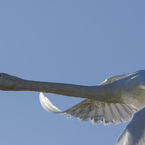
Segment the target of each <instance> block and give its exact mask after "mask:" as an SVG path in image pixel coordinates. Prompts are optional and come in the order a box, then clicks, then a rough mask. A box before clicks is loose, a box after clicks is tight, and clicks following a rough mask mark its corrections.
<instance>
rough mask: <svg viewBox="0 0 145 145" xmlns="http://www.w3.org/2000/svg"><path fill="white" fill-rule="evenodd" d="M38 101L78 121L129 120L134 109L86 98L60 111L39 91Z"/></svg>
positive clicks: (107, 121) (46, 108)
mask: <svg viewBox="0 0 145 145" xmlns="http://www.w3.org/2000/svg"><path fill="white" fill-rule="evenodd" d="M39 99H40V103H41V105H42V106H43V108H44V109H45V110H46V111H48V112H49V113H56V114H70V115H69V117H78V118H79V120H80V121H88V120H90V121H91V122H92V123H93V124H97V123H103V124H104V125H109V124H111V123H114V124H118V123H120V122H126V121H128V120H130V119H131V118H132V116H133V114H134V113H135V112H136V111H137V110H136V109H134V108H132V107H130V106H127V105H126V104H119V103H104V102H98V101H93V100H90V99H86V100H84V101H82V102H81V103H79V104H77V105H75V106H73V107H71V108H70V109H68V110H66V111H60V110H59V109H58V108H57V107H55V106H54V105H53V104H52V103H51V102H50V100H49V99H48V98H47V97H45V96H44V94H43V93H42V92H41V93H40V95H39Z"/></svg>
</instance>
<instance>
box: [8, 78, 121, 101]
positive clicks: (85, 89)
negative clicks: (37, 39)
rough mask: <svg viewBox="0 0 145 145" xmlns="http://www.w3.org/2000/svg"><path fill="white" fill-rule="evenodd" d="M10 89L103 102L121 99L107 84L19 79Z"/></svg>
mask: <svg viewBox="0 0 145 145" xmlns="http://www.w3.org/2000/svg"><path fill="white" fill-rule="evenodd" d="M9 90H12V91H37V92H46V93H52V94H58V95H64V96H73V97H80V98H88V99H93V100H97V101H103V102H110V100H111V102H118V101H119V100H118V98H117V97H114V96H115V94H112V92H113V91H112V89H111V88H108V87H107V86H106V85H103V86H81V85H73V84H63V83H50V82H38V81H29V80H23V79H17V80H16V81H15V83H14V84H13V85H12V88H10V89H9ZM113 98H114V99H113Z"/></svg>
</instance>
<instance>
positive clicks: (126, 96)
mask: <svg viewBox="0 0 145 145" xmlns="http://www.w3.org/2000/svg"><path fill="white" fill-rule="evenodd" d="M77 89H78V88H77ZM77 89H76V90H74V91H77ZM84 89H85V88H84ZM89 89H90V90H89ZM89 89H88V90H87V88H86V90H83V91H82V90H81V93H80V95H78V96H79V97H84V98H85V97H86V98H87V99H85V100H84V101H82V102H81V103H79V104H77V105H75V106H74V107H72V108H70V109H68V110H66V111H60V110H59V109H58V108H56V107H55V106H54V105H53V104H52V103H51V102H50V101H49V100H48V98H46V97H45V96H44V95H43V94H42V93H40V95H39V99H40V103H41V105H42V106H43V108H44V109H45V110H46V111H48V112H50V113H57V114H70V117H78V118H79V120H82V121H83V120H91V122H92V123H94V124H96V123H103V124H104V125H108V124H111V123H114V124H118V123H120V122H126V121H128V120H130V119H131V118H132V116H133V114H134V113H135V112H136V111H137V110H140V109H141V108H143V107H144V106H145V71H144V70H141V71H137V72H135V73H130V74H124V75H119V76H115V77H111V78H108V79H106V80H105V81H104V82H103V83H101V84H100V85H99V86H93V87H89ZM79 91H80V90H79ZM85 91H86V92H85ZM89 92H91V94H89Z"/></svg>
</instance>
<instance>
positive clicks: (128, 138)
mask: <svg viewBox="0 0 145 145" xmlns="http://www.w3.org/2000/svg"><path fill="white" fill-rule="evenodd" d="M144 144H145V108H143V109H141V110H140V111H138V112H137V113H135V115H134V117H133V119H132V120H131V122H130V123H129V124H128V125H127V127H126V128H125V130H124V131H123V132H122V134H121V135H120V137H119V139H118V141H117V142H116V145H144Z"/></svg>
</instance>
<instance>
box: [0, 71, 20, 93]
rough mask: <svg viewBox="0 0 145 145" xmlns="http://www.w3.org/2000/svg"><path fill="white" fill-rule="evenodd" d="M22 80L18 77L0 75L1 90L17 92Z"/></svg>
mask: <svg viewBox="0 0 145 145" xmlns="http://www.w3.org/2000/svg"><path fill="white" fill-rule="evenodd" d="M20 80H21V79H20V78H18V77H15V76H11V75H9V74H5V73H0V90H5V91H6V90H7V91H8V90H16V87H17V85H18V84H19V81H20Z"/></svg>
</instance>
